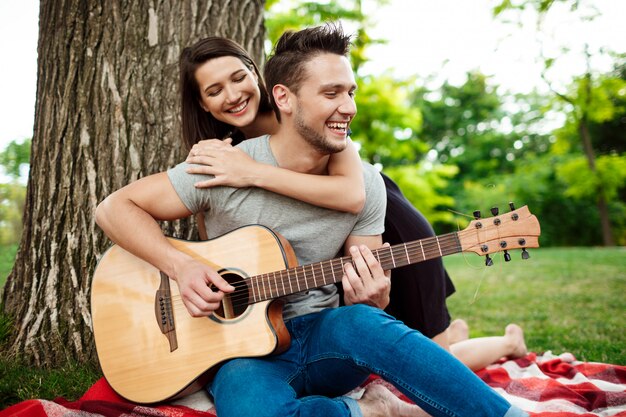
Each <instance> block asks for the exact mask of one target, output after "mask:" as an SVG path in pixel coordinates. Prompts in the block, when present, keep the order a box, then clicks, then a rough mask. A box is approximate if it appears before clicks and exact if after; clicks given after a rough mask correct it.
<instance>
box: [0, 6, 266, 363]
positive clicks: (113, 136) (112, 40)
mask: <svg viewBox="0 0 626 417" xmlns="http://www.w3.org/2000/svg"><path fill="white" fill-rule="evenodd" d="M263 7H264V0H213V1H210V0H209V1H207V0H204V1H202V0H200V1H193V0H185V1H178V0H162V1H148V0H137V1H130V0H128V1H124V0H113V1H105V2H100V1H91V2H90V1H84V0H82V1H81V0H62V1H52V0H42V1H41V5H40V17H39V44H38V53H39V58H38V80H37V101H36V110H35V127H34V137H33V142H32V153H31V163H30V166H31V169H30V177H29V180H28V190H27V196H26V205H25V211H24V231H23V234H22V240H21V243H20V248H19V250H18V254H17V258H16V261H15V265H14V268H13V271H12V272H11V274H10V276H9V278H8V280H7V283H6V286H5V290H4V293H3V296H2V299H3V303H4V311H5V313H6V314H8V315H10V316H11V317H12V318H13V319H14V324H15V326H14V334H13V337H12V340H11V343H10V346H9V348H8V349H9V352H8V353H9V354H15V355H20V356H22V355H23V356H25V357H26V359H28V360H29V361H31V363H35V364H37V365H55V364H59V363H63V362H64V361H65V360H68V359H71V360H78V361H81V362H85V361H90V360H93V359H95V349H94V344H93V336H92V325H91V316H90V302H89V301H90V282H91V275H92V272H93V270H94V268H95V266H96V263H97V261H98V258H99V257H100V255H101V254H102V253H103V252H104V250H105V249H106V248H107V247H108V246H109V245H110V241H108V239H107V238H106V237H105V236H104V234H103V233H102V232H101V231H100V229H99V228H98V227H97V225H96V224H95V222H94V210H95V208H96V206H97V204H98V203H99V202H100V201H101V200H102V199H103V198H104V197H106V196H107V195H108V194H110V193H111V192H112V191H114V190H116V189H118V188H120V187H122V186H124V185H125V184H127V183H129V182H130V181H133V180H135V179H137V178H140V177H142V176H145V175H149V174H152V173H155V172H159V171H163V170H165V169H167V168H168V167H171V166H173V165H175V164H176V163H177V162H179V161H181V160H182V159H183V157H184V154H185V152H184V147H183V145H182V140H181V137H180V126H179V125H180V123H179V120H180V118H179V97H178V57H179V54H180V51H181V50H182V48H183V47H184V46H187V45H190V44H192V43H193V42H195V41H196V40H198V39H200V38H203V37H205V36H209V35H222V36H227V37H230V38H233V39H235V40H237V41H239V42H240V43H241V44H242V45H243V46H244V47H246V48H247V49H248V50H249V51H250V52H251V53H252V54H253V56H255V58H256V59H257V60H258V61H259V63H260V61H261V58H262V56H263V55H262V50H263V41H264V37H265V36H264V35H265V29H264V26H263ZM163 228H164V231H165V232H166V233H167V234H169V235H174V236H178V237H184V238H192V237H194V233H195V232H194V228H193V224H192V222H191V221H181V222H175V223H171V224H164V226H163ZM146 244H149V242H146Z"/></svg>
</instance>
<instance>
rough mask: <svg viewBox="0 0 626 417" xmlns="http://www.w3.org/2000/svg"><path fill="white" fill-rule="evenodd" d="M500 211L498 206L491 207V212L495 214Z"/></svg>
mask: <svg viewBox="0 0 626 417" xmlns="http://www.w3.org/2000/svg"><path fill="white" fill-rule="evenodd" d="M499 212H500V210H498V207H491V214H493V215H494V216H497V215H498V213H499Z"/></svg>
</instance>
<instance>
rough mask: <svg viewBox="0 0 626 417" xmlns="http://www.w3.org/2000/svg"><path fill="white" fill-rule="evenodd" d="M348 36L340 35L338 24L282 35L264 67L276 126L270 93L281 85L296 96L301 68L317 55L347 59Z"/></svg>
mask: <svg viewBox="0 0 626 417" xmlns="http://www.w3.org/2000/svg"><path fill="white" fill-rule="evenodd" d="M350 45H351V36H350V35H346V34H345V33H344V32H343V28H342V27H341V25H339V24H335V23H326V24H324V25H323V26H316V27H312V28H307V29H303V30H300V31H298V32H294V31H287V32H285V33H283V35H282V36H281V37H280V39H279V40H278V42H276V46H275V47H274V53H273V54H272V56H271V57H270V59H269V60H268V61H267V63H266V64H265V71H264V74H265V82H266V87H267V91H268V92H269V96H270V101H271V103H272V108H273V109H274V113H276V117H277V119H278V121H279V122H280V111H279V110H278V107H277V106H276V102H275V101H274V95H273V94H272V90H273V88H274V86H275V85H276V84H282V85H284V86H286V87H287V88H289V90H291V91H292V92H293V93H294V94H298V91H299V89H300V86H301V85H302V82H303V81H304V80H305V78H306V76H307V74H306V71H305V69H304V66H305V65H306V63H307V62H309V61H310V60H311V59H313V58H315V57H316V56H317V55H320V54H324V53H329V54H336V55H342V56H345V57H347V56H348V53H349V52H350Z"/></svg>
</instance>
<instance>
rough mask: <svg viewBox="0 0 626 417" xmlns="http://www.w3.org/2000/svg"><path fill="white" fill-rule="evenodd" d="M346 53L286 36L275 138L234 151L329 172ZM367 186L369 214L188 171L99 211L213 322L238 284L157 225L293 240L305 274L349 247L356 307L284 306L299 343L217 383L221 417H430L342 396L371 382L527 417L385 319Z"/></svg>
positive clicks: (274, 86) (349, 97) (375, 188)
mask: <svg viewBox="0 0 626 417" xmlns="http://www.w3.org/2000/svg"><path fill="white" fill-rule="evenodd" d="M349 44H350V38H349V37H348V36H345V35H344V34H343V32H342V31H341V29H340V28H337V27H334V26H329V25H327V26H323V27H318V28H312V29H306V30H303V31H300V32H296V33H291V32H290V33H286V34H285V35H283V37H281V40H279V42H278V44H277V46H276V50H275V54H274V56H273V57H272V58H271V59H270V60H269V61H268V62H267V64H266V68H265V72H266V80H267V82H268V86H267V87H268V91H270V92H271V93H272V104H273V106H274V109H275V111H276V113H277V115H278V116H279V120H280V121H281V124H280V128H279V130H278V132H276V133H275V134H274V135H272V136H271V137H269V136H263V137H260V138H257V139H251V140H247V141H244V142H243V143H242V144H241V145H239V146H240V147H241V148H242V149H243V150H244V151H245V152H247V153H248V154H250V156H252V157H253V158H254V159H256V160H259V161H261V162H264V163H273V164H275V165H280V166H281V167H283V168H288V169H293V170H298V171H301V172H307V173H313V174H320V175H324V174H326V165H327V163H328V158H329V155H330V154H331V153H332V152H338V151H340V150H342V149H343V147H344V146H345V143H346V138H347V128H348V126H349V124H350V121H351V120H352V118H353V117H354V116H355V114H356V106H355V103H354V98H353V96H354V91H355V89H356V83H355V81H354V75H353V73H352V70H351V68H350V65H349V62H348V60H347V58H346V54H347V52H348V49H349ZM364 179H365V184H366V195H367V199H366V203H365V208H364V209H363V211H362V212H361V213H360V214H359V215H353V214H349V213H339V212H334V211H332V210H327V209H323V208H319V207H313V206H311V205H309V204H306V203H303V202H300V201H296V200H292V199H289V198H287V197H284V196H280V195H277V194H274V193H271V192H268V191H265V190H263V189H258V188H246V189H233V188H228V187H216V188H212V189H210V190H197V189H196V188H195V187H194V185H193V184H194V183H195V182H196V181H197V180H198V178H197V177H194V176H193V175H190V174H187V173H186V166H185V165H184V164H181V165H179V166H177V167H175V168H174V169H172V170H170V171H169V172H168V173H167V175H166V174H164V173H162V174H157V175H155V176H151V177H146V178H144V179H141V180H139V181H137V182H135V183H133V184H130V185H129V186H127V187H124V188H123V189H122V190H119V191H118V192H116V193H114V194H112V195H111V196H110V197H108V198H107V199H106V200H105V201H104V202H103V203H102V204H101V205H100V206H99V207H98V211H97V213H96V214H97V221H98V224H99V225H100V226H101V227H102V228H103V230H104V231H105V232H106V233H107V234H108V235H109V236H110V237H111V238H112V239H113V240H114V241H115V242H117V243H119V244H120V245H122V246H123V247H124V248H126V249H127V250H129V251H130V252H132V253H134V254H135V255H137V256H139V257H141V258H143V259H145V260H146V261H148V262H150V263H152V264H153V265H154V266H156V267H157V268H159V269H160V270H161V271H163V272H164V273H166V274H167V275H169V276H170V277H171V278H172V279H174V280H176V282H177V284H178V286H179V288H180V293H181V296H182V298H183V300H184V303H185V306H186V307H187V309H188V310H189V313H190V314H192V315H193V316H197V317H200V316H208V315H210V314H211V313H212V312H213V311H214V310H216V309H217V308H218V306H219V302H220V300H221V299H222V297H223V294H224V293H225V292H231V291H233V288H232V287H231V286H230V285H229V284H228V283H227V282H226V281H225V280H224V279H222V277H220V276H219V274H217V273H216V272H215V271H214V270H212V269H211V268H209V267H208V266H207V265H205V264H203V263H200V262H197V261H194V260H192V259H191V258H190V257H189V256H187V255H185V254H183V253H180V252H178V251H177V250H176V249H174V248H173V247H172V246H170V245H169V244H168V242H167V240H166V239H165V238H164V237H163V236H162V234H161V231H160V228H159V226H158V224H157V223H156V221H155V219H173V218H178V217H184V216H187V215H189V214H190V213H191V212H197V211H201V210H203V211H204V210H206V213H207V216H206V218H207V230H208V232H209V234H210V237H215V236H219V235H221V234H223V233H226V232H228V231H230V230H232V229H233V228H237V227H240V226H243V225H246V224H250V223H259V224H263V225H266V226H268V227H271V228H273V229H275V230H276V231H277V232H279V233H281V234H282V235H283V236H285V237H286V238H287V239H288V240H289V241H290V243H291V244H292V246H293V247H294V249H295V252H296V255H297V257H298V260H299V261H300V263H301V264H302V263H310V262H316V261H321V260H325V259H330V258H332V257H334V254H335V253H337V251H338V250H339V249H340V248H341V246H342V245H344V242H345V248H347V251H346V253H349V254H350V255H352V256H353V260H354V263H355V265H356V270H355V269H354V268H353V267H352V266H350V265H347V266H346V268H345V276H344V278H343V279H342V282H343V283H344V285H346V286H347V287H348V290H347V291H348V293H349V294H351V296H350V300H349V301H352V302H358V303H360V304H354V305H351V306H345V307H337V306H338V303H339V299H338V297H339V296H338V295H337V292H336V289H335V288H334V287H333V286H326V287H322V288H319V289H317V290H311V291H308V292H304V293H299V294H295V295H294V296H289V297H287V300H286V301H287V304H286V307H285V310H284V318H285V319H286V321H287V328H288V330H289V332H290V334H291V337H292V343H291V346H290V347H289V349H288V350H287V351H285V352H283V353H281V354H278V355H273V356H269V357H265V358H248V359H245V358H244V359H234V360H231V361H228V362H226V363H225V364H224V365H223V366H222V367H221V368H220V370H219V371H218V372H217V374H216V375H215V378H214V379H213V381H212V382H211V383H210V384H209V387H208V389H209V391H210V392H211V393H212V394H213V396H214V399H215V404H216V407H217V411H218V414H219V416H220V417H229V416H242V415H244V416H245V415H256V416H289V415H300V416H313V415H315V416H349V415H352V416H361V415H363V416H405V415H406V416H408V415H424V414H423V412H422V410H420V409H419V408H418V407H416V406H413V405H408V404H406V403H404V402H402V401H400V400H398V399H397V398H396V397H395V396H393V395H392V394H391V393H390V392H389V391H388V390H386V389H385V388H382V387H381V386H373V387H372V388H370V389H368V390H367V391H366V392H365V394H364V396H363V398H361V399H360V400H358V401H357V400H354V399H352V398H349V397H346V396H344V394H345V393H346V392H348V391H350V390H351V389H353V388H355V387H357V386H358V385H359V384H361V383H363V382H364V381H365V379H366V378H367V377H368V375H369V374H370V373H372V372H375V373H377V374H379V375H381V376H383V377H384V378H385V379H386V380H388V381H389V382H391V383H393V384H394V385H396V386H397V387H398V389H400V390H401V391H402V392H404V393H405V394H406V395H407V396H409V397H410V398H411V399H412V400H413V401H414V402H415V403H417V404H418V405H419V406H421V407H422V408H423V409H424V410H426V411H427V412H428V413H430V414H431V415H433V416H444V415H445V416H450V415H453V416H463V415H466V416H504V415H506V416H507V417H511V416H518V415H524V413H523V412H521V411H520V410H519V409H516V408H514V407H511V406H510V404H508V403H507V402H506V401H505V400H504V399H502V398H501V397H499V396H498V395H497V394H496V393H495V392H493V391H492V390H491V389H490V388H489V387H487V386H486V385H485V384H484V383H482V381H480V380H479V379H478V378H477V377H476V376H475V375H474V374H473V373H471V372H470V371H469V370H468V369H467V368H466V367H465V366H463V365H462V364H461V363H460V362H458V361H456V360H455V359H454V358H453V357H452V356H450V355H449V354H448V353H447V352H446V351H444V350H443V349H441V348H439V347H438V346H437V345H436V344H435V343H434V342H432V341H430V340H429V339H427V338H426V337H424V336H423V335H421V334H420V333H418V332H416V331H414V330H411V329H409V328H408V327H406V326H405V325H404V324H403V323H401V322H399V321H397V320H395V319H393V318H392V317H391V316H388V315H386V314H385V313H384V312H383V311H382V310H380V308H382V307H385V306H386V304H387V303H388V300H389V285H390V284H389V274H388V273H385V272H384V271H382V268H381V267H380V264H379V263H378V262H377V261H376V259H375V258H374V256H373V255H372V253H371V252H370V250H369V249H368V247H369V248H374V247H377V246H380V245H381V237H380V234H381V232H382V230H383V220H384V219H383V217H384V201H385V198H384V189H383V188H382V187H383V184H382V181H381V178H380V176H379V175H378V174H377V172H376V171H375V170H374V168H373V167H372V166H370V165H364ZM146 242H149V244H146ZM242 256H245V254H242ZM209 284H213V285H214V286H215V287H216V290H215V291H213V290H212V289H211V288H210V287H209ZM364 303H367V304H371V305H375V306H376V307H373V306H371V305H366V304H364ZM347 304H350V303H347ZM377 307H380V308H377Z"/></svg>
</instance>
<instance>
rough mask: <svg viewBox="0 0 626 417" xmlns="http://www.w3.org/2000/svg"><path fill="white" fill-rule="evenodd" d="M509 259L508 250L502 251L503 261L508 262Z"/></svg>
mask: <svg viewBox="0 0 626 417" xmlns="http://www.w3.org/2000/svg"><path fill="white" fill-rule="evenodd" d="M510 260H511V254H510V253H509V251H506V250H505V251H504V261H505V262H509V261H510Z"/></svg>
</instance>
